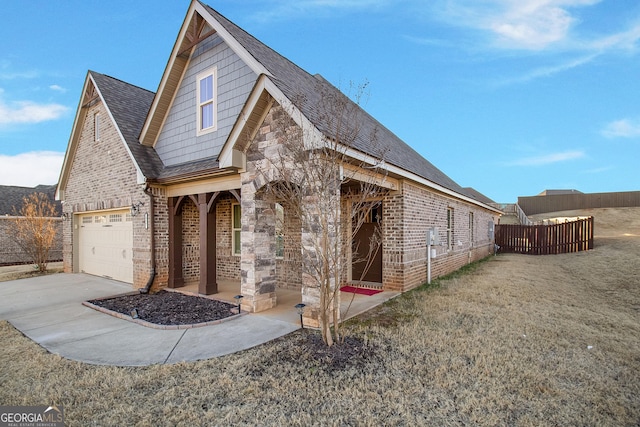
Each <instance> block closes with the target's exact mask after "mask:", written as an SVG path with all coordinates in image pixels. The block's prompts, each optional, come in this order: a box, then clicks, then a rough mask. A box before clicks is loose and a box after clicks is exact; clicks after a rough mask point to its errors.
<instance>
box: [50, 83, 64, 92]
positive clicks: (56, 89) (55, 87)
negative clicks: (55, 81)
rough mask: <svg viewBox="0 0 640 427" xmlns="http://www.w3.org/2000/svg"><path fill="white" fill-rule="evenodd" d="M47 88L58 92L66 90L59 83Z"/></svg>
mask: <svg viewBox="0 0 640 427" xmlns="http://www.w3.org/2000/svg"><path fill="white" fill-rule="evenodd" d="M49 89H51V90H53V91H56V92H60V93H65V92H66V91H67V90H66V89H65V88H63V87H62V86H60V85H51V86H49Z"/></svg>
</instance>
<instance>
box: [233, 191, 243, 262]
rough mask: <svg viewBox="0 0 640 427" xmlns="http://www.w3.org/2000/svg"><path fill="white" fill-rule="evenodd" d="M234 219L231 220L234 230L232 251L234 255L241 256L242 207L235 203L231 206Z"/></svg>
mask: <svg viewBox="0 0 640 427" xmlns="http://www.w3.org/2000/svg"><path fill="white" fill-rule="evenodd" d="M231 209H232V215H233V218H232V219H231V228H232V242H231V243H232V246H233V248H232V250H233V254H234V255H240V231H241V230H242V223H241V219H242V211H241V210H240V205H239V204H237V203H234V204H233V205H231Z"/></svg>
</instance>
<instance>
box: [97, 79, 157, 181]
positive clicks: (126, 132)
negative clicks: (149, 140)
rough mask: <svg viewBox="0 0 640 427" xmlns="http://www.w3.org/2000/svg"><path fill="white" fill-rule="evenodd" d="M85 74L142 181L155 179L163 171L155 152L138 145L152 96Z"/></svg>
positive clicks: (146, 92) (139, 89) (121, 84)
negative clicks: (95, 90) (150, 178)
mask: <svg viewBox="0 0 640 427" xmlns="http://www.w3.org/2000/svg"><path fill="white" fill-rule="evenodd" d="M89 73H90V74H91V76H92V77H93V80H94V81H95V83H96V85H97V86H98V90H99V91H100V93H101V94H102V97H103V98H104V101H105V103H106V104H107V107H108V108H109V111H111V114H112V115H113V119H114V120H115V121H116V124H117V125H118V128H119V129H120V132H122V136H123V137H124V139H125V142H126V143H127V146H128V147H129V150H131V154H132V155H133V157H134V158H135V160H136V163H137V164H138V166H139V167H140V169H141V171H142V173H143V174H144V176H146V177H154V176H157V175H158V174H159V173H160V171H161V170H162V169H163V163H162V160H160V157H159V156H158V153H156V150H154V149H153V148H151V147H147V146H144V145H142V144H140V142H139V141H138V136H139V135H140V130H141V129H142V126H143V125H144V121H145V119H146V118H147V114H148V113H149V108H150V107H151V103H152V102H153V97H154V96H155V94H154V93H153V92H150V91H148V90H146V89H142V88H140V87H138V86H134V85H132V84H129V83H126V82H123V81H122V80H118V79H116V78H113V77H110V76H107V75H105V74H100V73H97V72H95V71H89Z"/></svg>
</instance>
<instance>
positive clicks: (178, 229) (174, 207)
mask: <svg viewBox="0 0 640 427" xmlns="http://www.w3.org/2000/svg"><path fill="white" fill-rule="evenodd" d="M181 286H184V277H183V275H182V207H181V206H180V200H179V198H177V197H169V287H170V288H179V287H181Z"/></svg>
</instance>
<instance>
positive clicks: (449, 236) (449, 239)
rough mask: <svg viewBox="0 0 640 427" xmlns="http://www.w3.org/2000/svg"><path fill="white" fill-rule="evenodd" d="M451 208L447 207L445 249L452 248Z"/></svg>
mask: <svg viewBox="0 0 640 427" xmlns="http://www.w3.org/2000/svg"><path fill="white" fill-rule="evenodd" d="M453 226H454V224H453V208H447V249H448V250H452V249H453Z"/></svg>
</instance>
